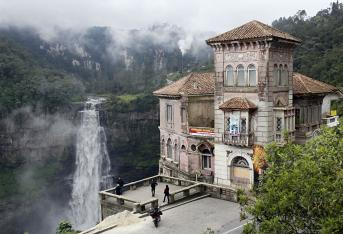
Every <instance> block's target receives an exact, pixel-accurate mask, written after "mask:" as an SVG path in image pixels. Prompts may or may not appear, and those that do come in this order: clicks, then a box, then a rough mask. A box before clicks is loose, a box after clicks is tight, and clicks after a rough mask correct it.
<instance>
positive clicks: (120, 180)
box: [117, 176, 124, 195]
mask: <svg viewBox="0 0 343 234" xmlns="http://www.w3.org/2000/svg"><path fill="white" fill-rule="evenodd" d="M117 184H118V185H119V189H120V195H121V194H123V186H124V181H123V180H122V178H120V176H119V177H118V180H117Z"/></svg>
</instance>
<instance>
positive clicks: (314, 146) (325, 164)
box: [242, 125, 343, 233]
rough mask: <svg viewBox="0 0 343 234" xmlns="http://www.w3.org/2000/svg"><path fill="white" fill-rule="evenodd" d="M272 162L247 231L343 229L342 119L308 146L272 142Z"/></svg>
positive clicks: (247, 205) (248, 206) (251, 205)
mask: <svg viewBox="0 0 343 234" xmlns="http://www.w3.org/2000/svg"><path fill="white" fill-rule="evenodd" d="M267 162H268V165H269V167H268V168H267V170H266V173H265V175H264V177H263V180H262V184H261V186H260V187H259V188H258V194H257V198H256V201H251V200H250V202H246V201H245V202H244V203H243V204H242V205H243V207H244V210H243V213H244V212H247V213H249V214H250V215H251V216H252V217H253V223H252V224H249V225H248V226H247V227H245V229H244V233H256V232H257V233H342V232H343V213H342V210H343V197H342V194H343V125H340V126H339V127H337V128H332V129H323V133H322V134H321V135H319V136H317V137H315V138H314V139H312V140H311V141H309V142H308V143H306V145H304V146H300V145H295V144H287V145H285V146H283V147H279V146H276V145H275V144H272V145H270V146H269V147H268V148H267Z"/></svg>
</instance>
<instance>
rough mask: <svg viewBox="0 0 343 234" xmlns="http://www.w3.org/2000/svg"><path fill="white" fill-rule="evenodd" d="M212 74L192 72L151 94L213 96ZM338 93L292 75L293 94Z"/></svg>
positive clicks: (304, 77) (319, 83)
mask: <svg viewBox="0 0 343 234" xmlns="http://www.w3.org/2000/svg"><path fill="white" fill-rule="evenodd" d="M214 83H215V80H214V73H210V72H208V73H198V72H193V73H190V74H189V75H187V76H185V77H183V78H181V79H180V80H178V81H175V82H173V83H171V84H169V85H167V86H165V87H163V88H161V89H159V90H156V91H155V92H153V94H154V95H155V96H159V97H168V96H170V97H181V95H214ZM337 91H339V89H338V88H336V87H334V86H332V85H329V84H326V83H324V82H321V81H318V80H315V79H312V78H310V77H308V76H305V75H302V74H300V73H296V72H294V73H293V94H294V95H296V96H299V95H318V94H326V93H333V92H337Z"/></svg>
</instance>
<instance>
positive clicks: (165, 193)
mask: <svg viewBox="0 0 343 234" xmlns="http://www.w3.org/2000/svg"><path fill="white" fill-rule="evenodd" d="M169 195H170V194H169V186H168V185H166V188H165V189H164V198H163V202H165V200H166V198H167V199H168V203H169Z"/></svg>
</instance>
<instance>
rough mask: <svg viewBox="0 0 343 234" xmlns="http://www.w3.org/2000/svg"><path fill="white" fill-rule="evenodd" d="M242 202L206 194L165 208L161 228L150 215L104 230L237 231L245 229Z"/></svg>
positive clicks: (112, 232) (183, 233)
mask: <svg viewBox="0 0 343 234" xmlns="http://www.w3.org/2000/svg"><path fill="white" fill-rule="evenodd" d="M239 212H240V207H239V204H237V203H233V202H229V201H224V200H219V199H214V198H204V199H201V200H197V201H193V202H190V203H187V204H184V205H181V206H178V207H175V208H173V209H170V210H166V211H165V212H163V215H162V220H161V222H160V224H159V227H158V228H155V227H154V224H153V222H152V219H151V217H146V218H143V219H142V221H141V222H139V223H136V224H132V225H129V226H122V227H118V228H114V229H112V230H109V231H107V232H104V233H105V234H124V233H125V234H127V233H130V234H131V233H132V234H138V233H139V234H141V233H149V234H150V233H151V234H154V233H159V234H160V233H165V234H169V233H171V234H172V233H177V234H193V233H194V234H198V233H199V234H203V233H204V232H205V231H206V229H207V228H211V229H212V230H214V231H215V233H225V234H237V233H241V232H242V230H243V226H242V225H243V224H244V222H240V220H239Z"/></svg>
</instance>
